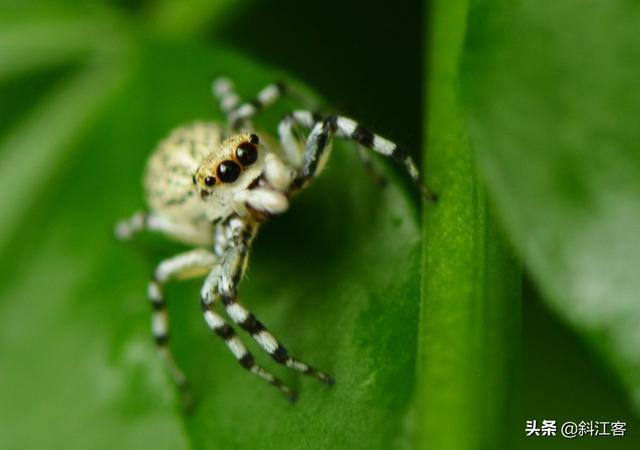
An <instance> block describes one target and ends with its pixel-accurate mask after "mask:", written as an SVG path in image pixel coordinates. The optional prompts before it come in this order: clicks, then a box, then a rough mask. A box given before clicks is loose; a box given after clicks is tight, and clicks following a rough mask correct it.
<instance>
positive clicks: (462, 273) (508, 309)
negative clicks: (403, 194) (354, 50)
mask: <svg viewBox="0 0 640 450" xmlns="http://www.w3.org/2000/svg"><path fill="white" fill-rule="evenodd" d="M467 12H468V3H467V0H455V1H451V0H437V1H435V2H434V5H433V8H432V9H431V11H429V18H428V21H429V22H430V24H431V28H430V33H429V37H428V42H427V47H426V48H427V49H428V50H427V51H428V59H427V61H428V62H427V69H426V73H427V89H426V91H427V92H426V95H427V97H426V100H425V101H426V103H425V104H426V106H425V111H426V113H427V115H426V124H425V130H426V137H425V143H426V147H425V148H426V149H428V153H426V154H425V158H424V160H425V166H426V169H428V170H425V173H426V174H427V179H428V182H429V185H430V186H431V187H432V188H433V189H434V191H435V192H436V193H437V194H438V197H439V201H438V203H437V204H436V205H429V206H428V207H427V208H426V211H425V218H424V222H423V224H424V235H423V238H424V243H425V244H424V248H423V252H424V253H423V267H424V271H423V282H422V309H421V318H420V319H421V320H420V335H419V339H420V342H419V353H418V382H417V415H416V419H417V425H416V448H418V449H430V450H431V449H446V450H458V449H460V450H463V449H464V450H470V449H484V448H490V449H500V448H508V447H509V436H510V435H512V434H513V433H512V432H511V431H512V430H513V427H512V425H511V423H510V420H509V418H510V406H509V405H510V398H511V397H510V395H509V394H510V393H511V390H512V387H513V378H514V377H513V375H514V354H515V352H516V350H517V345H518V344H517V342H518V335H519V328H520V323H519V319H520V318H519V309H520V298H521V293H520V282H521V277H520V268H519V266H518V264H517V263H516V262H515V261H514V260H513V258H512V256H511V253H510V251H509V249H508V248H507V247H506V245H505V243H504V239H503V238H502V236H501V233H500V230H499V228H498V227H497V225H496V223H495V222H494V220H493V218H492V215H491V212H490V210H489V208H488V206H487V201H486V198H485V194H484V189H483V187H482V185H481V183H480V181H479V180H478V177H477V175H476V170H475V161H474V156H473V153H472V151H471V148H470V145H469V142H468V140H467V136H466V132H465V129H464V124H463V123H462V120H461V114H460V110H459V106H458V100H457V80H458V61H459V59H460V55H461V52H462V49H463V43H464V36H465V24H466V20H467Z"/></svg>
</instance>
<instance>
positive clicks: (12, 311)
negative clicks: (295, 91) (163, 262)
mask: <svg viewBox="0 0 640 450" xmlns="http://www.w3.org/2000/svg"><path fill="white" fill-rule="evenodd" d="M0 8H1V10H2V13H1V14H0V204H1V205H2V206H1V207H0V208H1V209H0V211H1V212H2V213H1V214H0V253H1V256H2V258H1V261H2V263H0V264H1V267H0V269H1V272H2V274H3V276H2V277H1V278H0V399H1V401H0V448H2V449H5V448H6V449H23V448H24V449H30V448H66V449H73V448H88V447H90V448H116V447H117V448H126V449H139V448H152V447H153V448H158V449H160V448H167V449H187V448H194V449H201V448H211V449H233V448H260V449H262V448H264V449H327V448H350V449H351V448H355V449H358V448H362V449H407V448H419V449H443V450H449V449H451V450H456V449H485V448H486V449H514V448H516V449H538V448H549V449H553V448H562V449H567V448H576V449H582V448H585V449H586V448H588V449H614V448H620V449H636V448H639V447H640V433H639V431H638V430H639V428H638V427H639V426H640V421H639V420H638V411H639V407H638V405H639V404H640V402H639V400H638V398H639V397H638V392H640V352H639V351H638V349H640V303H638V301H637V294H636V293H637V292H639V288H640V286H639V285H640V278H638V276H637V273H638V268H639V267H640V264H639V263H640V261H639V259H640V256H639V255H640V248H638V246H639V245H640V244H638V242H640V241H639V240H638V239H637V236H638V225H637V224H638V223H640V206H639V205H640V204H639V202H638V199H639V198H640V152H638V142H640V139H638V138H640V136H638V134H639V131H638V127H637V125H636V121H637V120H636V118H637V117H638V113H640V101H639V99H638V95H639V94H638V91H637V89H636V88H635V87H636V78H637V73H638V69H640V67H639V66H638V61H640V43H639V42H638V38H637V37H636V36H635V35H636V30H637V29H639V28H638V27H639V26H640V20H639V18H640V7H639V6H638V5H637V4H635V3H633V2H629V1H622V0H612V1H608V2H602V1H594V0H592V1H577V0H561V1H558V2H554V4H553V6H550V5H545V7H544V8H541V7H540V5H539V2H534V1H532V0H529V1H506V0H477V1H463V0H455V1H444V0H442V1H440V0H434V1H432V2H426V3H424V2H418V1H408V2H403V3H401V4H394V5H389V4H388V2H383V1H377V0H376V1H369V2H360V1H357V2H338V1H336V0H329V1H326V2H322V3H321V4H303V3H300V2H295V1H292V0H286V1H271V2H258V1H244V2H230V1H222V0H219V1H209V2H207V1H202V0H190V1H184V2H171V1H122V0H119V1H111V2H109V1H81V2H68V1H62V0H60V1H42V2H6V1H0ZM219 74H225V75H227V76H229V77H231V78H232V79H233V80H234V81H235V82H236V84H237V87H238V90H239V92H240V93H241V94H242V95H243V96H244V97H246V98H251V97H252V96H253V95H254V94H255V93H256V92H257V90H258V89H260V88H261V87H262V86H264V85H265V84H266V83H268V82H271V81H273V80H280V79H284V80H288V81H290V82H291V83H293V84H295V85H296V86H299V87H300V88H301V89H309V90H311V91H312V92H314V93H315V95H316V96H317V98H318V99H319V101H320V103H321V104H322V107H323V109H325V110H327V111H337V112H340V113H342V114H346V115H349V116H352V117H354V118H357V119H358V120H359V121H361V122H363V123H365V124H366V125H367V126H368V127H370V128H371V129H374V130H376V131H377V132H379V133H380V134H383V135H385V136H388V137H391V138H393V139H394V140H396V141H397V142H399V143H400V144H401V145H403V147H405V148H407V149H408V150H409V152H410V153H411V154H412V155H413V156H414V157H415V158H416V159H417V160H418V161H421V162H422V165H423V167H424V170H425V173H426V177H427V181H428V183H429V184H430V186H431V187H432V188H433V189H434V190H435V191H436V192H437V193H438V194H439V197H440V200H439V202H438V203H437V204H430V205H421V203H420V201H419V198H418V196H417V195H416V193H415V192H414V191H413V190H412V188H411V186H410V185H409V184H408V183H407V182H406V180H404V179H403V177H402V176H401V174H399V173H398V171H397V170H395V168H394V167H393V166H392V165H388V164H386V163H385V162H383V161H380V160H378V159H376V166H377V167H378V168H379V169H380V170H382V171H383V172H384V173H385V174H386V176H387V177H388V178H389V179H390V181H391V182H390V183H389V186H387V188H385V189H383V190H381V189H379V188H378V187H376V186H375V185H374V184H373V183H371V180H369V179H368V178H367V176H366V173H365V172H364V171H363V170H362V168H361V167H360V164H359V161H358V160H357V158H356V157H355V156H354V154H353V151H352V147H351V146H350V145H349V144H342V145H338V146H337V147H336V149H335V151H334V154H333V157H332V160H331V163H330V165H329V168H328V170H327V172H326V174H324V175H323V177H322V178H321V179H319V180H318V181H317V182H316V183H314V185H313V186H312V187H311V188H310V189H309V190H308V191H307V192H305V193H304V194H302V195H300V196H299V197H298V198H296V200H295V202H294V203H293V205H294V206H293V207H292V209H291V211H290V212H289V213H287V214H286V215H283V216H282V217H278V218H276V219H274V220H273V221H272V222H270V223H269V224H267V225H266V226H265V228H264V230H263V231H262V233H261V235H260V237H259V238H258V240H257V242H256V245H255V249H254V253H253V255H252V260H251V267H250V271H249V276H248V278H247V279H246V280H245V282H244V283H243V286H242V289H241V296H242V298H243V301H244V302H245V303H246V304H247V305H248V306H249V307H250V308H251V309H252V310H253V311H254V312H255V313H256V314H257V315H258V317H260V318H261V319H263V320H264V322H265V323H266V324H267V325H268V326H269V327H270V329H272V330H273V331H274V334H276V335H277V336H278V337H279V338H281V339H282V340H283V342H284V343H285V344H286V345H287V346H288V347H289V348H290V350H292V351H293V352H294V353H295V354H297V355H298V356H300V357H302V358H303V359H306V360H309V361H310V362H312V363H314V364H316V365H318V366H319V367H322V368H324V369H326V370H327V371H329V372H331V373H333V374H334V375H335V376H336V378H337V380H338V382H337V384H336V386H335V387H334V388H333V389H331V390H329V391H328V390H326V389H325V388H324V387H323V386H319V385H317V384H316V383H314V382H313V381H311V380H307V379H304V378H301V377H298V376H296V375H294V374H291V373H288V372H287V371H285V370H282V368H274V367H273V366H274V364H272V363H271V362H270V361H268V360H267V359H268V358H266V357H264V355H261V354H260V353H259V352H258V351H255V352H254V353H255V354H256V356H257V357H258V359H259V360H261V361H263V362H264V363H265V364H266V365H268V366H269V367H270V368H272V369H274V371H275V372H276V373H277V374H278V375H279V376H281V377H282V378H283V379H285V381H287V382H288V383H290V384H292V385H293V386H294V387H295V388H296V389H297V390H299V392H300V401H299V403H298V404H297V405H296V406H291V405H288V404H286V402H284V401H282V399H281V398H279V397H278V394H277V393H276V392H272V389H271V388H269V387H268V386H267V387H265V386H263V385H262V383H261V382H260V381H258V380H255V379H254V378H253V377H251V376H250V375H249V374H247V373H245V372H244V371H242V369H241V368H240V367H239V366H238V365H237V364H236V363H235V362H234V361H233V358H232V357H231V356H230V355H229V354H228V352H227V351H226V349H225V348H224V346H223V345H222V343H221V342H219V341H218V340H217V339H216V338H215V337H213V336H210V334H209V333H208V331H207V329H206V327H205V326H204V324H203V321H202V318H201V315H200V308H199V305H198V301H197V298H198V289H199V285H198V281H194V282H187V283H181V284H175V285H171V286H170V287H169V288H168V290H167V296H168V301H169V308H170V317H171V323H172V346H173V348H174V350H175V353H176V355H177V358H178V360H179V361H180V363H181V364H182V365H183V366H184V368H185V370H186V372H187V374H188V376H189V377H190V379H191V381H192V384H193V388H194V392H195V395H196V397H197V399H198V407H197V409H196V411H195V413H194V414H192V415H189V416H187V415H184V414H183V413H182V411H181V410H180V408H179V405H178V403H179V402H178V399H177V396H176V393H175V391H174V388H173V386H172V384H171V382H170V380H169V379H168V377H167V375H166V373H165V370H164V367H163V365H162V362H161V361H160V358H159V357H158V355H157V354H156V352H155V348H154V346H153V342H152V339H151V338H150V333H149V331H148V328H149V327H148V321H149V311H148V305H147V300H146V298H145V287H146V282H147V280H148V277H149V275H150V273H151V271H152V269H153V266H154V264H155V263H157V261H158V260H159V259H160V258H162V257H165V256H169V255H171V254H173V253H175V252H176V251H179V250H180V249H181V247H180V246H177V245H175V244H170V243H167V242H165V241H164V240H163V239H161V238H157V237H154V236H142V238H141V239H138V240H136V241H135V242H134V244H133V245H132V246H124V245H122V244H119V243H117V242H115V241H114V239H113V238H112V236H111V228H112V226H113V223H114V222H115V221H116V220H117V219H119V218H121V217H123V216H126V215H128V214H130V213H131V212H133V211H134V210H136V209H139V208H141V207H143V206H144V205H143V199H142V192H141V186H140V175H141V172H142V169H143V167H144V161H145V159H146V157H147V156H148V154H149V152H150V151H151V150H152V149H153V147H154V145H155V144H156V143H157V141H158V140H159V139H161V138H162V137H163V136H164V135H165V134H166V133H168V132H169V131H170V130H171V129H172V128H173V127H175V126H177V125H179V124H182V123H184V122H188V121H190V120H195V119H211V120H219V119H220V118H221V116H220V113H219V112H218V110H217V105H216V104H215V102H214V101H213V100H212V99H211V96H210V92H209V83H210V81H211V79H212V77H213V76H215V75H219ZM295 106H296V104H295V103H294V102H288V101H284V102H283V103H282V104H281V105H279V106H278V107H275V108H274V109H273V111H270V112H268V113H266V114H265V116H264V117H263V118H262V119H261V121H260V126H262V127H264V128H266V129H272V130H273V129H274V128H273V127H274V126H275V125H276V123H277V120H278V119H279V117H281V116H282V114H283V113H284V112H286V111H288V110H290V109H291V108H293V107H295ZM301 254H302V255H303V257H302V258H303V261H304V262H305V263H304V265H302V266H301V264H300V260H301ZM252 348H253V349H254V350H255V347H252ZM532 419H536V420H538V421H539V422H540V421H541V420H542V419H555V420H557V421H558V422H559V423H561V422H562V421H566V420H572V421H576V422H579V421H581V420H587V421H589V420H594V421H596V420H601V421H617V420H620V421H624V422H626V423H627V432H626V435H625V437H623V438H614V437H576V438H575V439H573V440H569V439H565V438H563V437H561V436H556V437H547V438H544V437H526V436H525V431H524V429H525V421H526V420H532Z"/></svg>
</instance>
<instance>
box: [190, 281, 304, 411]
mask: <svg viewBox="0 0 640 450" xmlns="http://www.w3.org/2000/svg"><path fill="white" fill-rule="evenodd" d="M218 282H219V274H218V271H216V270H214V271H212V272H211V273H210V274H209V276H208V277H207V280H206V281H205V283H204V286H203V288H202V294H201V303H200V304H201V306H202V313H203V315H204V320H205V322H206V323H207V325H208V326H209V328H210V329H211V331H213V332H214V333H215V334H216V335H218V336H220V337H221V338H222V339H223V340H224V342H225V344H226V346H227V347H228V348H229V350H230V351H231V353H232V354H233V356H234V357H235V358H236V359H237V360H238V362H239V363H240V365H241V366H242V367H244V368H245V369H247V370H248V371H249V372H251V373H254V374H255V375H257V376H258V377H260V378H262V379H263V380H265V381H266V382H267V383H269V384H271V385H273V386H275V387H276V388H277V389H278V390H279V391H280V392H282V394H284V396H285V397H287V398H288V399H289V401H291V402H295V401H296V400H297V394H296V392H295V391H293V390H292V389H291V388H289V386H287V385H286V384H284V383H283V382H282V381H280V379H278V378H277V377H276V376H275V375H273V374H272V373H271V372H269V371H268V370H267V369H265V368H264V367H262V366H260V365H258V364H257V363H256V361H255V359H254V357H253V355H252V354H251V352H249V350H248V349H247V347H246V346H245V345H244V343H243V342H242V341H241V340H240V338H239V337H238V336H237V335H236V332H235V330H234V329H233V328H232V327H231V326H230V325H229V324H228V323H227V322H226V321H225V320H224V319H223V318H222V316H220V314H218V313H217V312H216V311H214V309H213V307H214V304H215V299H216V295H217V294H216V293H215V291H216V286H217V284H218Z"/></svg>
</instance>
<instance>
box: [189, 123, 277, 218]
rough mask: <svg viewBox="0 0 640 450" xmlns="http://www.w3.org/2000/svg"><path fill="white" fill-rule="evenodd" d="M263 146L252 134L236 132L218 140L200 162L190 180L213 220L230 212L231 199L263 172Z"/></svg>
mask: <svg viewBox="0 0 640 450" xmlns="http://www.w3.org/2000/svg"><path fill="white" fill-rule="evenodd" d="M265 153H266V149H265V148H264V146H263V145H262V144H261V143H260V138H259V137H258V135H256V134H236V135H233V136H231V137H229V138H227V139H225V140H224V141H222V142H221V143H220V144H219V145H218V146H216V148H214V149H213V151H212V152H211V153H210V154H209V155H208V156H207V157H206V158H205V159H204V160H203V161H202V163H200V166H199V167H198V169H197V170H196V173H195V175H194V176H193V183H194V185H195V188H196V191H197V192H198V194H199V195H200V198H202V200H204V201H205V202H206V203H207V212H208V216H209V217H208V218H209V219H210V220H214V219H216V218H218V217H224V216H226V215H228V214H230V213H231V212H232V211H233V203H232V199H233V197H234V195H235V194H236V193H237V192H240V191H243V190H246V189H247V188H248V187H249V186H250V185H251V183H252V182H253V181H254V180H256V179H257V178H258V177H259V176H260V175H261V174H262V171H263V166H264V157H265Z"/></svg>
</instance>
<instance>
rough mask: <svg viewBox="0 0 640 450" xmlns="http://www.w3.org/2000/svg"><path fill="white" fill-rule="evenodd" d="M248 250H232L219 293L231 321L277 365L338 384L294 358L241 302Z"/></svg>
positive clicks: (224, 267) (227, 257)
mask: <svg viewBox="0 0 640 450" xmlns="http://www.w3.org/2000/svg"><path fill="white" fill-rule="evenodd" d="M247 250H248V248H247V247H246V246H244V245H240V246H239V247H237V248H235V249H233V250H230V251H229V253H228V254H227V256H226V257H225V260H224V263H223V265H222V273H221V275H220V282H219V285H218V292H219V294H220V296H221V297H222V304H223V305H224V307H225V310H226V311H227V314H228V315H229V317H230V318H231V320H233V321H234V322H235V323H237V324H238V325H239V326H240V327H241V328H242V329H243V330H245V331H246V332H248V333H249V334H250V335H251V337H252V338H253V339H254V340H255V341H256V343H257V344H258V345H259V346H260V347H261V348H262V349H263V350H264V351H265V352H267V353H268V354H269V355H271V357H272V358H273V359H274V360H275V361H276V362H277V363H279V364H282V365H284V366H287V367H289V368H290V369H293V370H295V371H297V372H300V373H303V374H305V375H309V376H311V377H314V378H316V379H318V380H320V381H322V382H323V383H325V384H327V385H329V386H331V385H333V384H334V383H335V380H334V379H333V377H332V376H331V375H329V374H327V373H325V372H322V371H320V370H318V369H315V368H314V367H312V366H310V365H309V364H307V363H305V362H303V361H301V360H299V359H297V358H294V357H293V356H291V355H290V354H289V352H288V351H287V349H286V348H285V347H284V346H283V345H282V344H281V343H280V342H279V341H278V340H277V339H276V338H275V337H274V336H273V335H272V334H271V333H270V332H269V330H267V328H266V327H265V326H264V324H263V323H262V322H260V321H259V320H258V319H257V318H256V316H254V315H253V314H252V313H251V312H249V311H248V310H247V309H246V308H245V307H244V306H243V305H241V304H240V303H239V302H238V300H237V294H236V293H237V284H238V282H239V280H240V278H241V276H242V273H243V271H244V266H245V263H246V257H247Z"/></svg>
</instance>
